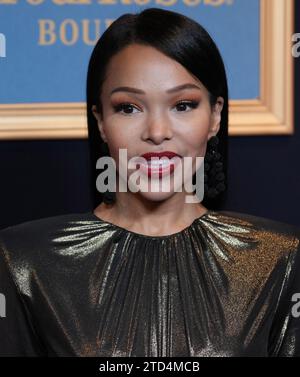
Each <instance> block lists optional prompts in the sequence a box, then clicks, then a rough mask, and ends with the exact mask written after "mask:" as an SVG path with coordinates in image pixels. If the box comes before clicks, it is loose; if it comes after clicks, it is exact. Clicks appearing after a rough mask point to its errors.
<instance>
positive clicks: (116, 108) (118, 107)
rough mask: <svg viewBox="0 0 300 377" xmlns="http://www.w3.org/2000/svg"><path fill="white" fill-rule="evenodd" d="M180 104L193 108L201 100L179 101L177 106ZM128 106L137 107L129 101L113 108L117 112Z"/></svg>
mask: <svg viewBox="0 0 300 377" xmlns="http://www.w3.org/2000/svg"><path fill="white" fill-rule="evenodd" d="M179 105H187V106H190V107H191V108H192V109H196V108H197V107H198V105H199V102H198V101H179V102H177V103H176V105H175V107H176V106H179ZM126 106H129V107H135V106H134V105H133V104H131V103H129V102H122V103H120V104H118V105H115V106H113V109H114V111H115V112H116V113H118V112H120V110H122V109H123V108H124V107H126ZM179 112H180V113H186V112H187V111H179ZM131 114H133V113H127V114H126V113H123V115H131Z"/></svg>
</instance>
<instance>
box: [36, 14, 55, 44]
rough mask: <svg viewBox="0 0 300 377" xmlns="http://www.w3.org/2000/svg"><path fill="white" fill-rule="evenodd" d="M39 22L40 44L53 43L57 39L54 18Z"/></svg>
mask: <svg viewBox="0 0 300 377" xmlns="http://www.w3.org/2000/svg"><path fill="white" fill-rule="evenodd" d="M38 23H39V42H38V43H39V45H43V46H45V45H47V46H49V45H52V44H54V43H55V41H56V35H55V32H54V30H55V22H54V21H53V20H38Z"/></svg>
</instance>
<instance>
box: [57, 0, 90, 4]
mask: <svg viewBox="0 0 300 377" xmlns="http://www.w3.org/2000/svg"><path fill="white" fill-rule="evenodd" d="M52 2H53V3H54V4H56V5H67V4H72V5H76V4H79V5H86V4H88V5H89V4H91V0H52Z"/></svg>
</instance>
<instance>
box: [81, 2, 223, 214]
mask: <svg viewBox="0 0 300 377" xmlns="http://www.w3.org/2000/svg"><path fill="white" fill-rule="evenodd" d="M133 43H138V44H143V45H147V46H152V47H154V48H156V49H157V50H159V51H160V52H162V53H164V54H165V55H166V56H168V57H170V58H172V59H174V60H176V61H177V62H179V63H180V64H181V65H182V66H184V67H185V68H186V69H187V70H188V71H189V72H190V73H191V74H193V75H194V76H196V77H197V78H198V79H199V80H200V81H201V82H202V84H203V85H204V86H205V87H206V89H207V90H208V91H209V93H210V103H211V106H214V105H215V104H216V100H217V97H218V96H221V97H223V99H224V105H223V109H222V113H221V124H220V130H219V132H218V134H217V136H218V138H219V145H218V149H219V152H220V154H221V155H222V160H223V161H222V162H223V166H224V171H226V170H227V142H228V87H227V78H226V72H225V67H224V63H223V60H222V57H221V54H220V52H219V50H218V48H217V46H216V44H215V43H214V41H213V40H212V38H211V37H210V35H209V34H208V32H207V31H206V30H205V29H204V28H203V27H202V26H201V25H200V24H198V23H197V22H195V21H193V20H192V19H190V18H188V17H186V16H184V15H182V14H180V13H177V12H173V11H169V10H164V9H160V8H148V9H145V10H143V11H141V12H140V13H136V14H130V13H126V14H123V15H122V16H120V17H119V18H118V19H116V20H115V21H114V22H113V23H112V24H111V25H110V26H109V27H108V28H107V29H106V30H105V32H104V33H103V34H102V36H101V37H100V39H99V40H98V42H97V44H96V46H95V48H94V50H93V52H92V55H91V58H90V62H89V67H88V74H87V88H86V90H87V121H88V142H89V150H90V162H91V165H90V166H91V172H90V173H91V174H90V177H91V188H92V202H93V207H96V206H97V205H98V204H99V203H100V202H102V201H103V200H104V196H103V193H100V192H99V191H98V190H97V189H96V177H97V175H98V174H99V170H98V171H97V170H96V161H97V160H98V158H99V157H102V156H104V155H109V152H107V151H105V150H103V140H102V138H101V136H100V132H99V129H98V125H97V121H96V119H95V117H94V115H93V113H92V106H93V105H96V107H97V110H98V112H99V113H100V114H101V113H102V104H101V100H100V96H101V90H102V84H103V82H104V80H105V74H106V67H107V65H108V63H109V61H110V59H111V58H112V57H113V56H114V55H115V54H116V53H118V52H119V51H120V50H121V49H123V48H124V47H126V46H128V45H130V44H133ZM204 161H205V160H204ZM226 176H227V174H226ZM194 178H195V175H194V177H193V182H195V180H194ZM225 186H226V187H227V182H226V179H225ZM226 193H227V190H224V191H223V192H221V193H219V194H218V195H217V196H216V197H215V198H209V197H207V196H206V195H204V199H203V201H202V204H203V205H204V206H206V207H208V208H211V209H217V208H219V207H220V206H221V205H222V204H223V201H224V198H225V194H226Z"/></svg>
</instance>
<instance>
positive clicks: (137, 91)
mask: <svg viewBox="0 0 300 377" xmlns="http://www.w3.org/2000/svg"><path fill="white" fill-rule="evenodd" d="M184 89H198V90H201V88H200V87H199V86H197V85H195V84H190V83H187V84H182V85H178V86H175V87H174V88H171V89H168V90H166V93H174V92H179V91H180V90H184ZM116 92H130V93H135V94H146V93H145V92H144V91H143V90H141V89H137V88H131V87H130V86H119V87H118V88H115V89H113V90H112V91H111V92H110V95H112V94H113V93H116Z"/></svg>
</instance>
